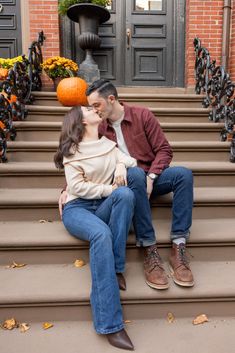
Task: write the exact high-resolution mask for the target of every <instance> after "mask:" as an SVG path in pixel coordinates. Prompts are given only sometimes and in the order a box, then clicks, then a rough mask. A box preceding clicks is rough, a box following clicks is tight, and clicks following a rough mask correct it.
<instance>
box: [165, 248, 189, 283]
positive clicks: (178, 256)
mask: <svg viewBox="0 0 235 353" xmlns="http://www.w3.org/2000/svg"><path fill="white" fill-rule="evenodd" d="M185 250H186V249H185V244H184V243H181V244H179V245H177V244H174V243H173V245H172V249H171V255H170V258H169V263H170V264H169V267H170V271H171V275H172V278H173V281H174V282H175V283H176V284H178V285H179V286H183V287H192V286H193V285H194V279H193V274H192V272H191V269H190V267H189V261H188V259H187V257H186V254H185Z"/></svg>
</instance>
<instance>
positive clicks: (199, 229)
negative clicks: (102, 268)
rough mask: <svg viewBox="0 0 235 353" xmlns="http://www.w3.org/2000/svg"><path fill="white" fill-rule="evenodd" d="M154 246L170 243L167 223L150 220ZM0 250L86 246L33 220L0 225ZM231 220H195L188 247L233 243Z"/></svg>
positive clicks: (56, 224)
mask: <svg viewBox="0 0 235 353" xmlns="http://www.w3.org/2000/svg"><path fill="white" fill-rule="evenodd" d="M153 224H154V227H155V229H156V233H157V241H158V244H159V245H161V244H169V243H170V237H169V234H170V226H171V224H170V221H169V220H158V221H155V220H153ZM0 229H1V238H0V249H1V250H4V249H8V250H15V249H22V248H23V249H29V248H30V249H37V248H46V249H54V248H56V249H60V248H62V249H64V248H73V247H78V248H84V247H86V248H87V247H88V243H86V242H84V241H82V240H79V239H76V238H74V237H72V236H71V235H69V233H68V232H67V231H66V229H65V228H64V226H63V223H62V222H61V221H53V222H48V221H46V220H45V223H40V222H39V221H38V222H33V221H28V222H26V221H21V222H14V221H13V222H0ZM234 229H235V219H233V218H227V219H224V218H221V219H195V220H193V225H192V227H191V234H190V239H189V245H196V246H198V245H208V244H209V245H213V246H216V244H217V245H221V244H231V243H235V238H234ZM128 245H134V246H135V236H134V234H130V235H129V237H128Z"/></svg>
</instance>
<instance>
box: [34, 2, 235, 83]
mask: <svg viewBox="0 0 235 353" xmlns="http://www.w3.org/2000/svg"><path fill="white" fill-rule="evenodd" d="M57 4H58V1H57V0H51V1H48V0H47V1H46V0H29V13H30V38H31V40H34V39H35V38H36V37H37V33H38V32H39V31H40V30H41V29H43V30H44V32H45V34H46V37H47V40H46V41H45V44H44V47H43V55H44V58H48V57H50V56H53V55H59V52H60V48H59V20H58V12H57ZM223 4H224V1H223V0H213V1H210V0H186V17H185V20H186V21H185V26H186V31H185V33H186V38H185V41H186V42H185V43H186V45H185V48H186V50H185V55H186V60H185V86H186V87H188V86H193V85H194V48H193V39H194V37H196V36H198V37H200V39H201V40H202V44H203V46H204V47H206V48H207V49H208V50H209V52H210V54H211V58H213V59H216V60H217V64H220V61H221V48H222V24H223ZM232 6H233V7H234V11H233V10H232V21H231V40H230V48H231V50H230V60H229V70H230V74H231V77H232V79H233V80H235V0H233V2H232ZM48 82H49V81H48V80H47V81H45V84H46V85H47V86H48Z"/></svg>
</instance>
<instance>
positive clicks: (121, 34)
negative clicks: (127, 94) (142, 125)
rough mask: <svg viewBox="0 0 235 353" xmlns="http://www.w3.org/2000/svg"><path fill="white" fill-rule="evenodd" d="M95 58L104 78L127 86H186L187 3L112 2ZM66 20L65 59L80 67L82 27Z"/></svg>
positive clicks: (153, 0) (159, 0)
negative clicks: (79, 44) (67, 58)
mask: <svg viewBox="0 0 235 353" xmlns="http://www.w3.org/2000/svg"><path fill="white" fill-rule="evenodd" d="M109 10H110V12H111V18H110V20H109V21H108V22H106V23H104V24H102V25H101V26H100V27H99V36H100V37H101V39H102V44H101V47H100V49H98V50H96V51H94V53H93V56H94V59H95V61H96V62H97V63H98V66H99V69H100V73H101V77H103V78H107V79H109V80H110V81H112V82H113V83H114V84H117V85H125V86H169V87H174V86H177V87H183V86H184V62H185V58H184V57H185V47H184V42H185V39H184V37H185V31H184V17H185V0H151V1H150V0H112V3H111V5H110V7H109ZM68 21H69V20H66V19H65V20H64V22H63V25H62V47H63V54H64V55H69V56H70V57H71V58H73V60H75V61H77V62H78V63H79V62H81V61H82V60H83V52H82V50H81V49H80V48H79V47H78V44H77V40H76V37H77V35H78V34H79V25H77V24H74V23H72V22H71V21H69V22H68Z"/></svg>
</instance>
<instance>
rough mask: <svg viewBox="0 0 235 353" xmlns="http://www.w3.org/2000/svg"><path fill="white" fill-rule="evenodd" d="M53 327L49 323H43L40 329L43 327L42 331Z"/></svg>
mask: <svg viewBox="0 0 235 353" xmlns="http://www.w3.org/2000/svg"><path fill="white" fill-rule="evenodd" d="M53 326H54V325H53V324H51V323H50V322H44V323H43V324H42V327H43V329H44V330H48V329H49V328H51V327H53Z"/></svg>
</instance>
